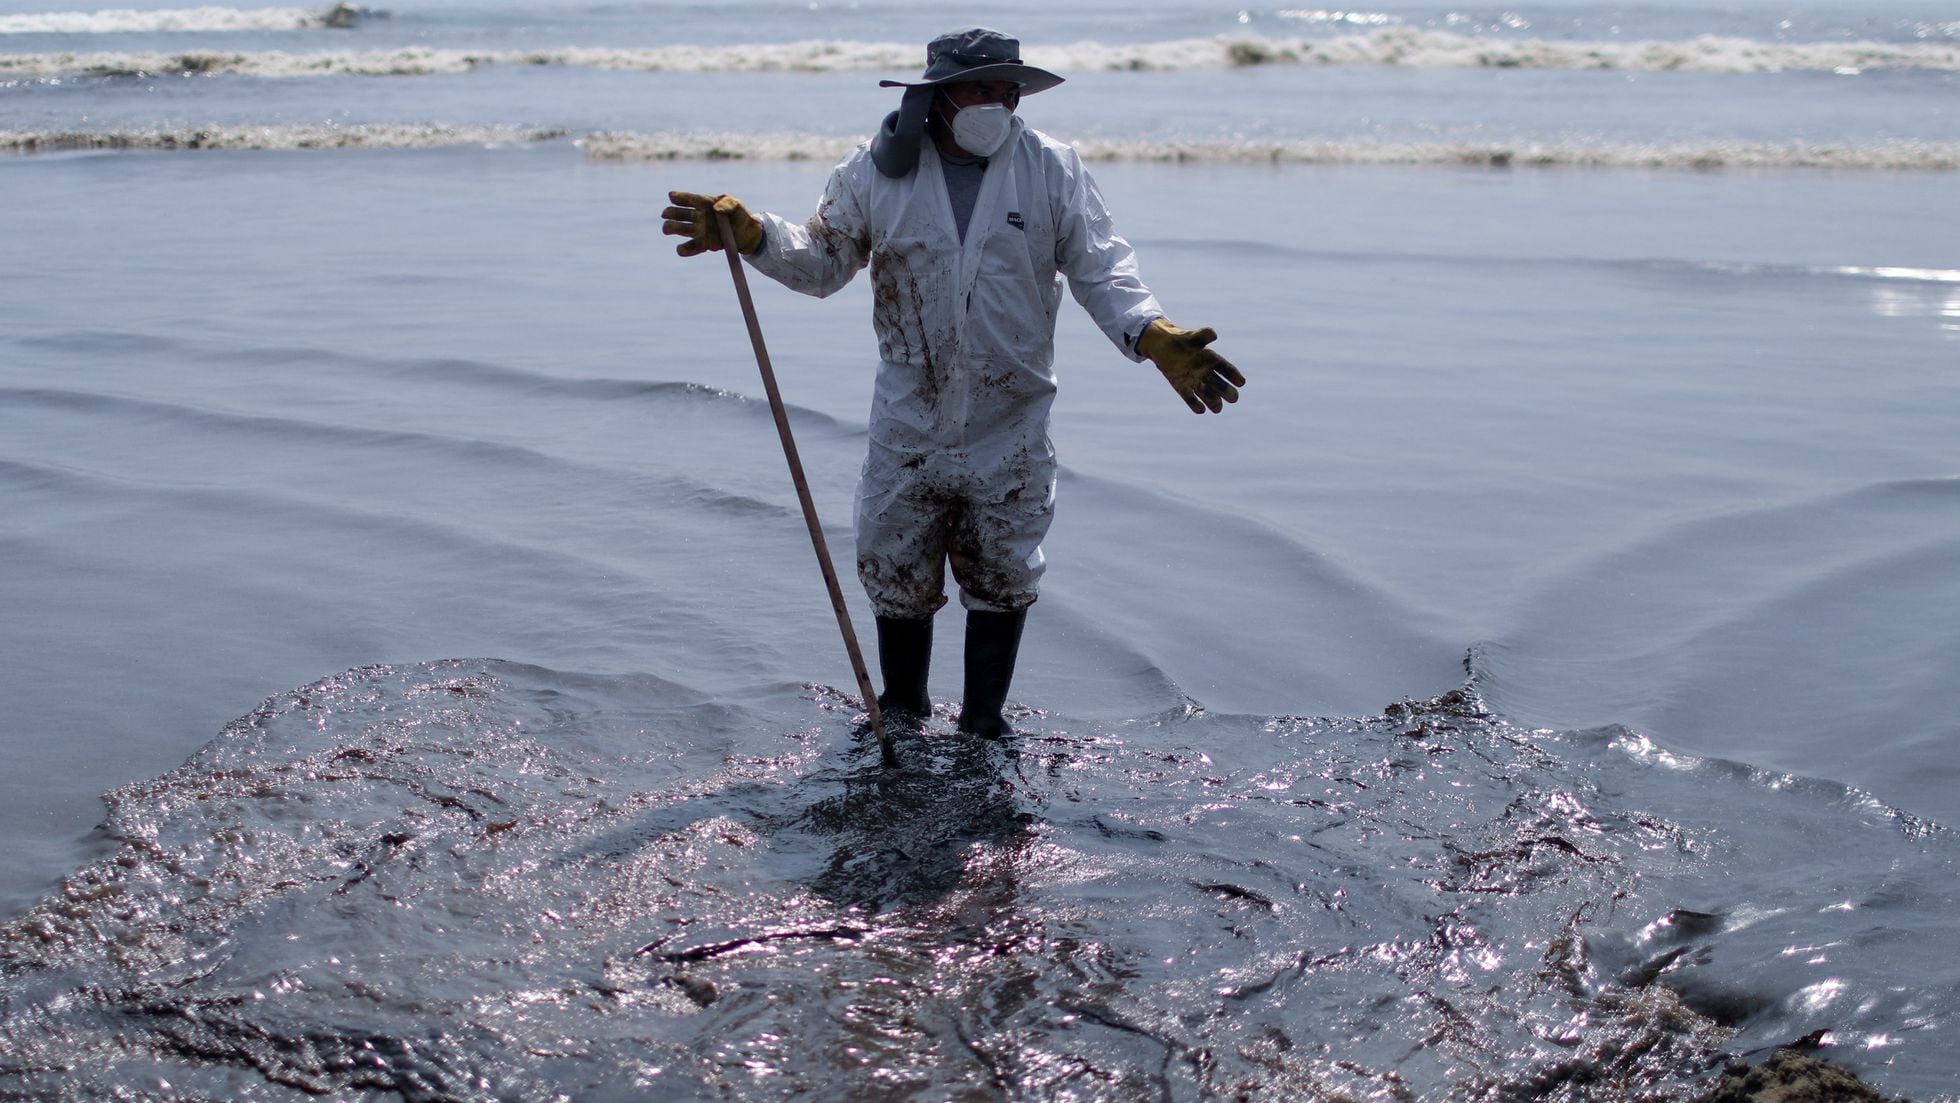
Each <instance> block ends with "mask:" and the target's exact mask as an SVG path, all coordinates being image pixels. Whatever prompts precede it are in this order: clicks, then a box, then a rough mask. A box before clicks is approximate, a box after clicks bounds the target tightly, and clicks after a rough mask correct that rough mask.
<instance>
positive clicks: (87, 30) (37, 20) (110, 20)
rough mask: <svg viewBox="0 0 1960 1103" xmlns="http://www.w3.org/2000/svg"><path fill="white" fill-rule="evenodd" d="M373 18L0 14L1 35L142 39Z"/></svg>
mask: <svg viewBox="0 0 1960 1103" xmlns="http://www.w3.org/2000/svg"><path fill="white" fill-rule="evenodd" d="M376 14H377V13H375V12H371V11H368V10H366V9H363V8H358V7H355V6H354V5H352V4H335V5H334V6H333V7H331V8H326V9H324V10H315V9H307V8H220V7H203V8H177V9H166V10H162V11H132V10H130V9H127V8H119V9H116V10H113V11H52V12H39V13H31V14H21V15H0V34H146V33H157V32H178V31H311V30H320V29H329V28H330V29H338V30H344V29H346V28H349V27H352V26H354V25H355V24H357V23H359V22H360V21H361V20H362V19H366V18H371V17H373V16H375V15H376Z"/></svg>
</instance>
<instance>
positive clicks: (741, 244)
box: [660, 191, 762, 257]
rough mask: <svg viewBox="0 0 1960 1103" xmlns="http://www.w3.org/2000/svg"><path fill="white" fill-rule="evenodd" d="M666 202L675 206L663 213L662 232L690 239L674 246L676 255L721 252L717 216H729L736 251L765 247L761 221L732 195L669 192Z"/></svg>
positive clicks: (688, 255) (686, 255)
mask: <svg viewBox="0 0 1960 1103" xmlns="http://www.w3.org/2000/svg"><path fill="white" fill-rule="evenodd" d="M667 201H668V202H669V203H672V204H673V206H671V207H669V208H667V209H666V210H664V211H662V212H660V217H661V218H663V219H665V220H666V221H665V222H664V223H663V224H662V226H661V230H662V232H663V233H669V234H673V235H674V236H675V237H684V238H686V239H687V240H686V241H683V242H681V243H680V244H679V245H676V246H674V252H676V253H679V254H680V255H681V256H684V257H692V256H698V255H700V254H702V253H705V252H707V251H708V250H710V249H719V248H721V228H720V227H719V226H716V225H715V215H717V214H725V215H727V216H728V227H729V229H731V230H734V231H735V247H736V248H737V249H739V250H741V251H742V252H744V253H753V252H755V251H756V249H758V248H760V247H761V245H762V220H761V219H759V218H757V217H756V216H754V215H752V214H750V213H749V209H748V208H747V207H745V206H743V205H742V201H741V200H739V199H737V198H735V197H734V196H732V195H697V194H695V193H694V192H691V191H670V192H668V193H667Z"/></svg>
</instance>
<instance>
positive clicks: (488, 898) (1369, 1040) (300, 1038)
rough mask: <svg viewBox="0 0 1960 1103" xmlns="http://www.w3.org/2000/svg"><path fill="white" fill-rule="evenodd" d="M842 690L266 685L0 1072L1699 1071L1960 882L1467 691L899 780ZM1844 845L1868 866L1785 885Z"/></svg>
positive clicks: (329, 1079)
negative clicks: (1817, 842)
mask: <svg viewBox="0 0 1960 1103" xmlns="http://www.w3.org/2000/svg"><path fill="white" fill-rule="evenodd" d="M943 707H944V706H942V708H943ZM854 718H855V714H854V710H853V709H852V707H851V701H850V700H849V699H847V698H845V697H843V696H841V695H840V694H838V693H837V692H836V691H834V690H831V689H828V688H825V687H821V686H809V687H801V688H797V687H789V686H785V687H780V688H779V689H777V690H775V691H772V692H770V693H765V694H763V695H762V696H761V698H760V699H759V700H756V701H753V702H751V703H748V704H745V705H742V706H736V705H732V704H729V703H727V702H726V701H718V700H708V699H704V698H702V697H701V696H700V695H699V694H697V693H694V692H693V691H690V690H688V689H686V688H684V687H682V686H678V685H675V684H672V683H667V682H664V681H661V680H659V679H657V678H653V677H648V676H641V677H635V678H610V677H609V678H601V677H594V676H585V675H576V674H568V673H561V672H554V671H550V670H546V669H542V668H538V667H531V666H523V665H518V664H512V663H505V662H498V661H476V662H442V663H431V664H422V665H412V666H403V667H371V668H363V669H357V670H351V671H348V672H346V673H344V674H342V675H339V676H337V677H333V678H329V679H326V680H323V681H321V682H319V683H317V684H314V685H310V686H306V687H304V688H302V689H299V690H297V691H294V692H292V693H289V694H282V695H279V696H276V697H274V698H272V699H270V700H268V701H267V702H266V703H265V704H264V705H263V706H262V707H261V708H260V709H258V710H257V711H256V712H254V713H252V714H251V715H249V716H247V717H245V718H243V719H241V720H239V721H237V722H236V723H235V724H233V725H232V726H231V727H230V728H229V729H228V730H226V731H225V732H224V733H222V734H221V735H220V736H219V737H218V738H217V739H216V740H215V741H213V742H212V743H211V744H210V745H209V746H207V747H206V748H205V749H204V750H203V751H202V752H200V753H199V754H198V755H197V756H196V757H195V758H194V759H193V760H192V761H190V762H189V763H187V764H186V765H184V766H183V767H182V768H180V769H178V770H176V771H173V772H171V773H169V774H167V775H165V776H163V777H161V778H158V779H156V780H155V781H152V782H146V783H141V784H137V785H132V786H129V787H126V788H124V789H122V790H119V791H117V792H116V793H114V794H112V795H111V797H110V798H109V814H108V818H107V821H106V824H105V827H104V850H103V853H104V856H103V858H102V859H101V860H100V861H99V862H96V863H95V864H93V865H92V866H90V867H88V868H85V869H83V870H81V871H79V872H78V873H77V874H75V875H74V876H73V877H71V878H70V879H69V880H68V881H67V882H66V883H65V885H64V886H63V888H62V890H61V892H60V893H59V894H58V895H56V896H55V897H52V898H50V899H49V900H48V901H46V902H44V903H43V904H42V905H40V906H39V907H37V908H35V909H33V910H32V911H30V912H29V913H27V914H25V915H24V916H21V917H19V918H17V919H16V920H14V921H13V922H12V923H11V924H10V925H9V926H8V927H6V928H5V929H4V933H0V1030H3V1031H4V1033H0V1040H4V1042H5V1045H4V1049H3V1050H0V1052H3V1053H4V1056H0V1098H6V1099H28V1098H33V1099H53V1100H61V1099H73V1100H83V1099H108V1098H115V1099H131V1100H166V1099H227V1100H241V1101H243V1100H267V1101H271V1100H301V1099H315V1098H333V1099H338V1100H382V1099H411V1100H553V1099H564V1100H581V1101H583V1100H594V1099H651V1098H659V1099H696V1098H698V1099H728V1098H739V1099H756V1100H771V1099H791V1098H798V1097H809V1098H842V1097H843V1096H842V1095H841V1094H839V1093H843V1092H848V1093H849V1095H850V1097H852V1098H857V1099H892V1100H898V1099H973V1100H981V1099H1000V1098H1008V1099H1030V1100H1035V1099H1043V1100H1047V1099H1116V1100H1129V1099H1135V1100H1162V1099H1239V1098H1245V1099H1308V1100H1320V1099H1326V1100H1336V1099H1357V1100H1358V1099H1389V1100H1436V1101H1441V1100H1471V1101H1478V1100H1483V1101H1492V1103H1495V1101H1498V1100H1520V1099H1545V1100H1571V1101H1578V1100H1599V1101H1618V1100H1626V1101H1633V1100H1653V1101H1660V1100H1685V1099H1688V1098H1691V1097H1692V1096H1693V1094H1694V1093H1695V1092H1696V1091H1697V1090H1699V1089H1700V1088H1702V1087H1705V1086H1706V1084H1707V1083H1708V1082H1709V1081H1710V1080H1711V1079H1712V1077H1713V1076H1714V1075H1715V1074H1716V1073H1717V1072H1718V1071H1719V1069H1720V1065H1721V1062H1722V1060H1723V1057H1724V1054H1732V1053H1735V1052H1739V1051H1742V1050H1746V1049H1749V1048H1751V1047H1759V1046H1762V1045H1768V1044H1773V1043H1775V1042H1776V1041H1779V1040H1787V1039H1784V1038H1783V1037H1782V1036H1783V1035H1785V1034H1789V1032H1791V1031H1798V1028H1799V1027H1802V1026H1804V1025H1806V1023H1807V1022H1808V1020H1805V1018H1804V1009H1805V1007H1806V1006H1817V1007H1822V1006H1825V1005H1828V1003H1829V1001H1828V1000H1823V1001H1821V1002H1820V1001H1819V1000H1818V999H1817V998H1816V997H1817V995H1818V993H1817V985H1818V984H1823V983H1827V982H1826V981H1824V980H1823V979H1821V977H1819V978H1812V977H1810V976H1809V975H1807V974H1804V973H1803V972H1802V967H1801V966H1800V965H1796V964H1784V965H1778V966H1774V967H1773V968H1770V969H1768V970H1767V971H1766V970H1765V969H1764V968H1763V962H1765V961H1776V960H1778V959H1779V956H1780V957H1781V958H1782V959H1783V960H1786V961H1787V960H1788V957H1789V955H1787V954H1782V955H1779V952H1778V950H1777V947H1779V946H1781V945H1782V944H1784V943H1786V942H1787V943H1791V944H1801V943H1802V942H1804V941H1805V940H1806V939H1808V940H1811V941H1814V942H1818V943H1823V942H1826V941H1832V940H1835V941H1836V942H1837V943H1838V944H1840V945H1842V946H1845V947H1848V948H1847V949H1846V950H1844V951H1843V952H1842V953H1841V954H1840V955H1839V956H1840V959H1841V961H1843V962H1855V956H1856V954H1857V953H1859V952H1867V953H1875V954H1882V953H1888V952H1893V953H1896V952H1897V944H1900V943H1913V944H1917V945H1920V946H1925V945H1927V943H1926V942H1925V941H1924V938H1923V936H1924V932H1914V931H1911V930H1888V929H1887V927H1886V925H1885V924H1884V922H1883V921H1882V919H1862V918H1859V916H1860V915H1861V913H1862V912H1864V911H1865V910H1869V909H1878V910H1880V913H1881V916H1882V909H1883V908H1884V906H1885V898H1886V895H1887V894H1888V893H1890V892H1895V891H1897V886H1898V885H1900V884H1902V883H1904V882H1906V881H1913V882H1916V883H1919V884H1929V883H1943V884H1946V885H1951V883H1952V876H1951V873H1952V870H1951V850H1952V847H1951V844H1950V840H1949V838H1948V836H1947V834H1946V833H1945V832H1944V831H1942V830H1940V829H1936V828H1931V827H1928V826H1926V825H1923V824H1919V823H1916V822H1914V821H1911V820H1909V819H1907V818H1904V817H1901V816H1899V815H1898V814H1897V813H1894V812H1891V811H1889V810H1887V809H1884V808H1882V807H1880V806H1877V805H1876V804H1874V803H1873V802H1870V801H1869V800H1867V799H1865V798H1862V797H1861V796H1859V795H1858V794H1856V793H1855V792H1852V791H1849V790H1844V789H1842V788H1841V787H1835V786H1830V785H1826V784H1823V783H1811V782H1802V781H1797V780H1795V779H1789V778H1775V777H1769V776H1767V775H1761V774H1758V773H1754V772H1752V771H1748V770H1745V769H1742V768H1740V767H1731V766H1728V765H1727V764H1723V763H1716V762H1698V761H1695V760H1689V759H1682V758H1678V757H1676V756H1671V755H1668V754H1666V753H1664V752H1661V751H1658V750H1656V749H1655V748H1654V747H1653V746H1652V745H1650V744H1648V743H1646V742H1645V741H1644V740H1642V739H1640V738H1639V737H1637V736H1633V735H1631V734H1629V733H1627V732H1625V731H1624V730H1620V729H1605V730H1600V731H1593V732H1563V733H1560V732H1550V731H1536V732H1531V731H1521V730H1516V729H1514V728H1512V727H1511V726H1508V725H1506V724H1505V723H1503V722H1502V721H1500V720H1498V719H1496V718H1493V717H1492V716H1490V715H1488V714H1487V713H1486V712H1485V711H1484V709H1483V707H1482V704H1481V701H1480V699H1479V697H1478V695H1477V693H1476V692H1475V684H1474V681H1473V682H1472V683H1471V684H1470V685H1468V686H1466V688H1465V689H1463V690H1460V691H1457V692H1453V693H1450V694H1447V695H1445V696H1443V697H1441V698H1438V699H1433V700H1425V701H1403V702H1398V703H1394V704H1392V705H1389V706H1388V707H1387V708H1386V709H1385V710H1384V712H1383V713H1382V714H1381V715H1379V716H1374V717H1368V718H1360V719H1312V718H1302V717H1279V718H1254V717H1232V716H1214V715H1209V714H1207V713H1205V712H1203V711H1201V710H1198V709H1196V708H1189V709H1185V710H1181V711H1175V712H1172V713H1168V714H1165V715H1160V716H1154V717H1149V718H1145V719H1139V720H1135V721H1131V722H1127V723H1108V722H1100V723H1095V724H1082V725H1077V724H1074V723H1071V722H1069V721H1067V720H1066V719H1065V718H1061V717H1057V716H1053V715H1042V714H1038V713H1031V712H1028V711H1025V710H1023V711H1022V712H1021V713H1020V714H1019V715H1018V716H1017V718H1016V719H1017V722H1018V724H1019V726H1020V728H1021V729H1022V731H1021V735H1020V736H1019V737H1018V738H1017V739H1015V740H1012V741H1008V742H1004V743H987V742H981V741H974V740H970V739H968V738H966V737H963V736H960V735H958V734H957V733H955V732H954V731H953V730H952V725H951V722H950V717H949V716H947V715H943V714H942V715H939V716H936V717H934V718H933V719H932V720H930V721H928V722H927V724H926V725H925V727H924V729H923V730H922V731H919V732H916V733H911V734H908V735H905V736H903V737H901V742H900V745H899V749H900V753H901V757H902V760H903V765H902V766H901V768H899V769H897V770H895V771H886V770H882V769H880V767H879V766H878V763H877V755H876V752H875V749H873V748H872V747H871V746H870V740H869V738H868V737H867V736H866V735H864V733H862V732H861V731H858V730H854V726H853V722H854ZM1738 810H1740V811H1741V812H1742V813H1743V815H1740V816H1738V814H1737V813H1738ZM1738 821H1740V826H1738ZM1752 821H1753V822H1752ZM1827 833H1828V834H1834V835H1836V836H1839V837H1845V838H1851V839H1855V842H1856V845H1858V846H1860V847H1863V848H1865V849H1866V850H1867V851H1868V852H1869V853H1870V854H1871V855H1872V858H1873V861H1872V863H1871V869H1872V874H1871V876H1870V879H1869V882H1868V883H1866V884H1862V885H1847V884H1844V883H1842V879H1841V875H1840V877H1839V881H1838V882H1837V883H1833V884H1813V883H1808V882H1806V880H1805V879H1804V865H1803V863H1802V854H1801V852H1802V849H1803V847H1804V846H1806V845H1807V842H1806V840H1807V839H1810V838H1814V837H1817V836H1820V835H1823V834H1827ZM1941 891H1948V892H1950V891H1951V889H1950V888H1948V889H1943V890H1941ZM1839 902H1844V903H1843V906H1841V907H1835V908H1834V907H1832V906H1831V905H1834V904H1838V903H1839ZM1914 940H1918V941H1917V942H1916V943H1914ZM1840 967H1841V968H1843V969H1845V970H1846V971H1851V970H1853V969H1855V963H1853V964H1845V965H1842V966H1840ZM1806 999H1809V1001H1810V1003H1809V1004H1806V1002H1805V1001H1806ZM1914 999H1915V997H1914V996H1913V995H1912V994H1911V993H1892V994H1890V995H1885V994H1880V995H1877V996H1874V997H1873V998H1871V999H1869V1000H1867V1001H1866V1003H1865V1005H1864V1006H1863V1007H1861V1008H1860V1009H1857V1010H1855V1011H1854V1010H1852V1009H1848V1008H1841V1007H1840V1008H1834V1009H1831V1016H1832V1021H1831V1022H1830V1024H1829V1025H1831V1026H1832V1027H1833V1028H1835V1029H1837V1030H1839V1031H1841V1032H1845V1033H1846V1035H1847V1036H1853V1035H1855V1034H1856V1033H1857V1032H1858V1031H1859V1030H1861V1029H1867V1028H1868V1027H1869V1025H1870V1024H1877V1023H1887V1022H1899V1021H1910V1020H1911V1018H1912V1014H1913V1008H1912V1006H1911V1004H1912V1001H1913V1000H1914ZM1799 1032H1800V1031H1799ZM1794 1036H1795V1035H1794V1034H1790V1037H1794Z"/></svg>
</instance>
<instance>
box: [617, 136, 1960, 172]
mask: <svg viewBox="0 0 1960 1103" xmlns="http://www.w3.org/2000/svg"><path fill="white" fill-rule="evenodd" d="M1073 144H1074V145H1075V148H1076V149H1077V150H1078V151H1079V152H1080V153H1081V154H1082V156H1083V158H1084V159H1085V160H1089V161H1096V162H1115V161H1132V162H1158V163H1193V164H1301V165H1473V166H1482V167H1490V168H1529V167H1543V168H1553V167H1575V168H1643V169H1689V170H1696V169H1701V170H1710V169H1757V168H1766V169H1814V168H1833V169H1883V170H1908V169H1909V170H1919V171H1948V172H1950V171H1954V170H1960V142H1911V141H1900V142H1874V143H1859V144H1851V143H1847V144H1840V145H1816V144H1763V143H1747V142H1696V143H1682V144H1671V145H1660V144H1641V143H1624V144H1609V143H1598V144H1557V143H1533V142H1518V143H1488V144H1476V143H1457V142H1388V141H1380V140H1375V139H1365V138H1364V139H1352V140H1345V141H1319V140H1299V141H1234V142H1160V141H1132V140H1122V139H1084V140H1082V141H1078V142H1075V143H1073ZM856 145H857V140H856V139H852V138H827V137H817V136H812V135H796V134H767V135H757V134H726V133H721V134H717V133H702V132H686V133H666V134H639V133H627V132H603V133H598V134H593V135H590V136H588V137H586V138H583V139H581V140H580V141H579V146H580V147H581V148H582V149H583V150H584V151H585V155H586V156H587V157H589V158H593V159H595V160H608V161H706V160H756V161H783V160H790V161H798V160H815V161H828V160H834V159H837V158H841V157H842V156H843V155H844V154H845V153H846V152H848V151H850V150H851V149H852V148H854V147H855V146H856Z"/></svg>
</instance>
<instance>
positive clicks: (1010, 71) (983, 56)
mask: <svg viewBox="0 0 1960 1103" xmlns="http://www.w3.org/2000/svg"><path fill="white" fill-rule="evenodd" d="M968 80H1005V81H1012V82H1013V83H1015V84H1018V85H1020V86H1021V94H1022V95H1023V96H1032V95H1034V94H1035V93H1036V92H1045V91H1047V90H1048V89H1050V88H1053V87H1055V86H1056V85H1058V84H1060V83H1062V78H1061V77H1058V76H1056V75H1055V74H1053V73H1051V72H1049V71H1048V70H1046V69H1041V68H1037V67H1036V66H1033V65H1025V64H1022V62H1021V40H1020V39H1017V38H1014V37H1013V36H1011V35H1005V34H1002V33H1001V32H999V31H990V30H988V29H987V28H985V27H967V28H966V29H964V30H958V31H948V32H947V33H945V34H942V35H940V36H939V37H937V38H935V39H933V40H932V41H931V42H928V43H926V71H925V75H923V76H921V77H920V78H919V79H918V80H916V81H905V80H881V81H879V82H878V86H879V87H880V88H937V87H939V86H941V85H946V84H957V83H959V82H961V81H968Z"/></svg>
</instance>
